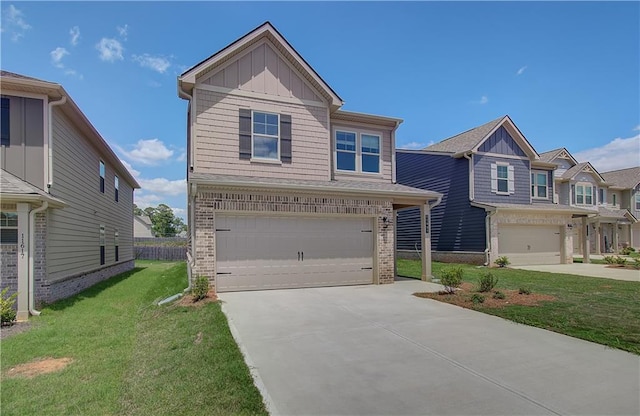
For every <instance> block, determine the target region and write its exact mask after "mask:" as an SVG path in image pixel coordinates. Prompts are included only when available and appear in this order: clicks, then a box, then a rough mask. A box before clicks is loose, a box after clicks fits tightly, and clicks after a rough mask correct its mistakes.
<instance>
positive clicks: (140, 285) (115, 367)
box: [0, 261, 266, 416]
mask: <svg viewBox="0 0 640 416" xmlns="http://www.w3.org/2000/svg"><path fill="white" fill-rule="evenodd" d="M136 266H137V267H136V269H134V270H133V271H132V272H129V273H124V274H122V275H120V276H116V277H114V278H112V279H110V280H108V281H106V282H102V283H100V284H98V285H96V286H94V287H93V288H90V289H88V290H86V291H84V292H82V293H80V294H79V295H77V296H74V297H72V298H70V299H67V300H63V301H60V302H57V303H54V304H52V305H49V306H48V307H46V308H43V310H42V315H41V316H40V317H34V318H31V328H30V329H29V330H28V331H26V332H23V333H18V334H16V335H13V336H11V337H9V338H6V339H3V340H2V366H1V368H2V381H1V389H2V390H1V391H2V400H1V405H0V413H1V414H2V415H3V416H5V415H7V416H8V415H30V414H47V415H53V414H73V415H163V414H166V415H180V414H185V415H223V414H224V415H226V414H266V410H265V408H264V405H263V403H262V397H261V396H260V393H259V392H258V390H257V389H256V388H255V386H254V384H253V381H252V378H251V375H250V374H249V370H248V368H247V366H246V365H245V363H244V359H243V357H242V354H241V353H240V351H239V349H238V347H237V345H236V343H235V341H234V340H233V337H232V336H231V333H230V331H229V327H228V326H227V321H226V318H225V316H224V315H223V313H222V312H221V310H220V305H219V304H218V303H206V304H203V305H201V306H197V307H194V306H180V305H165V306H161V307H158V306H156V305H155V302H156V301H157V300H160V299H162V298H165V297H167V296H170V295H172V294H175V293H178V292H179V291H181V290H182V289H183V288H184V287H185V286H186V266H185V264H184V263H160V262H149V261H139V262H137V263H136ZM21 365H22V366H21ZM55 365H58V366H59V367H55ZM53 367H55V368H53ZM25 368H26V369H29V370H30V371H31V372H30V373H21V371H22V370H24V369H25ZM52 368H53V369H57V371H53V372H50V373H46V374H45V372H46V371H47V370H48V369H52Z"/></svg>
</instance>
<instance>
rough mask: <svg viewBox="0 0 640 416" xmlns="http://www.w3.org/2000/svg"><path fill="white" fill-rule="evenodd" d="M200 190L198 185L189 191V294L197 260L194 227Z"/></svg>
mask: <svg viewBox="0 0 640 416" xmlns="http://www.w3.org/2000/svg"><path fill="white" fill-rule="evenodd" d="M197 189H198V186H197V185H196V184H191V189H189V191H190V192H189V198H190V199H191V204H189V205H191V206H190V208H191V212H190V217H191V221H190V222H191V224H189V233H191V247H189V248H190V250H191V252H189V251H187V275H188V277H189V282H188V285H187V288H186V289H185V290H184V291H185V292H188V291H190V290H191V281H192V275H191V274H192V268H193V266H195V263H196V262H195V260H194V259H193V255H194V250H195V246H196V227H195V226H194V225H193V224H195V221H196V191H197Z"/></svg>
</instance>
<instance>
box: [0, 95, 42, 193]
mask: <svg viewBox="0 0 640 416" xmlns="http://www.w3.org/2000/svg"><path fill="white" fill-rule="evenodd" d="M2 97H3V98H8V99H9V140H10V143H9V146H2V149H1V150H0V152H1V154H0V165H1V167H2V169H4V170H6V171H7V172H9V173H11V174H13V175H15V176H17V177H18V178H20V179H22V180H24V181H26V182H29V183H30V184H32V185H35V186H37V187H38V188H40V189H45V183H44V166H45V159H44V157H45V155H44V128H45V127H44V108H45V107H44V103H43V100H39V99H35V98H25V97H15V96H9V95H2Z"/></svg>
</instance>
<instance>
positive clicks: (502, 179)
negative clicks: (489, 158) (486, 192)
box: [496, 165, 509, 193]
mask: <svg viewBox="0 0 640 416" xmlns="http://www.w3.org/2000/svg"><path fill="white" fill-rule="evenodd" d="M496 169H497V172H496V173H497V176H496V179H497V185H498V192H504V193H508V192H509V166H507V165H497V167H496Z"/></svg>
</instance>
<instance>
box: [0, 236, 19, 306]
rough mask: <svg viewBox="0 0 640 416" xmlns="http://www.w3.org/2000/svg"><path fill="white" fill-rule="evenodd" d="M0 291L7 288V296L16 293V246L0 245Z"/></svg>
mask: <svg viewBox="0 0 640 416" xmlns="http://www.w3.org/2000/svg"><path fill="white" fill-rule="evenodd" d="M0 276H2V278H1V279H0V290H4V288H6V287H9V288H10V289H9V294H12V293H15V292H17V291H18V245H17V244H2V245H0Z"/></svg>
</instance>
